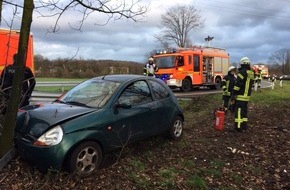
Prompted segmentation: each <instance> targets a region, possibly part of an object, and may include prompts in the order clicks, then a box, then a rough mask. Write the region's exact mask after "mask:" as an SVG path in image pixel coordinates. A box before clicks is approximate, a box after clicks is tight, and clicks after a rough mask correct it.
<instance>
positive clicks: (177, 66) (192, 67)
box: [153, 46, 229, 92]
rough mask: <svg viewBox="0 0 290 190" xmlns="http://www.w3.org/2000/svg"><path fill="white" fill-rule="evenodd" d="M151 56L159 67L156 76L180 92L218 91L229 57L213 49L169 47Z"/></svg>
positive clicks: (224, 52)
mask: <svg viewBox="0 0 290 190" xmlns="http://www.w3.org/2000/svg"><path fill="white" fill-rule="evenodd" d="M153 57H154V62H155V64H156V65H157V66H158V68H159V70H158V72H157V73H156V77H158V78H161V79H162V80H164V81H165V82H166V83H167V84H168V86H170V87H171V88H180V90H181V91H183V92H187V91H190V90H191V89H192V88H193V87H200V86H208V87H210V88H219V87H220V83H221V80H222V78H223V76H224V75H226V74H227V70H228V67H229V54H228V53H227V52H226V50H225V49H222V48H216V47H202V46H193V47H191V48H179V49H174V48H172V49H170V50H163V51H156V55H154V56H153Z"/></svg>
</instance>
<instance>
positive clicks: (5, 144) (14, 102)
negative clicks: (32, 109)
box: [0, 0, 34, 157]
mask: <svg viewBox="0 0 290 190" xmlns="http://www.w3.org/2000/svg"><path fill="white" fill-rule="evenodd" d="M33 9H34V4H33V0H26V1H24V7H23V16H22V23H21V31H20V39H19V45H18V53H17V55H18V56H17V61H16V71H15V72H16V74H15V75H14V78H13V83H12V89H11V95H10V100H9V102H8V108H7V114H6V116H5V120H4V124H5V125H4V126H3V127H2V128H1V130H0V135H1V138H0V147H1V148H0V157H2V156H3V155H5V153H6V152H7V151H8V150H9V149H10V148H11V147H12V145H13V142H12V141H13V136H14V126H15V123H16V122H15V119H16V116H17V111H18V105H19V102H20V97H21V87H22V80H23V78H24V70H25V60H26V51H27V46H28V38H29V34H30V27H31V23H32V12H33Z"/></svg>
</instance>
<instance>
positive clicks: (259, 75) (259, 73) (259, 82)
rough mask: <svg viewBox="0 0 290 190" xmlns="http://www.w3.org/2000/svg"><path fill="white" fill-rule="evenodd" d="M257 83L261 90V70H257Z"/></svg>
mask: <svg viewBox="0 0 290 190" xmlns="http://www.w3.org/2000/svg"><path fill="white" fill-rule="evenodd" d="M257 83H258V88H261V83H262V69H260V68H259V69H258V76H257Z"/></svg>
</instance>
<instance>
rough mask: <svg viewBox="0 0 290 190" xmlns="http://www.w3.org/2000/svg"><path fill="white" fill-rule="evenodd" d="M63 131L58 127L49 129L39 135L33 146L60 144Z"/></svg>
mask: <svg viewBox="0 0 290 190" xmlns="http://www.w3.org/2000/svg"><path fill="white" fill-rule="evenodd" d="M62 137H63V130H62V128H61V126H60V125H57V126H56V127H54V128H52V129H50V130H49V131H47V132H45V133H44V134H43V135H41V136H40V137H39V138H38V139H37V140H36V141H35V142H34V143H33V145H35V146H53V145H57V144H59V143H60V142H61V140H62Z"/></svg>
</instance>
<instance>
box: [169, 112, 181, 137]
mask: <svg viewBox="0 0 290 190" xmlns="http://www.w3.org/2000/svg"><path fill="white" fill-rule="evenodd" d="M182 134H183V120H182V118H181V117H179V116H176V117H175V119H174V120H173V122H172V123H171V126H170V129H169V131H168V136H169V138H170V139H172V140H179V139H180V138H181V136H182Z"/></svg>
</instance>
